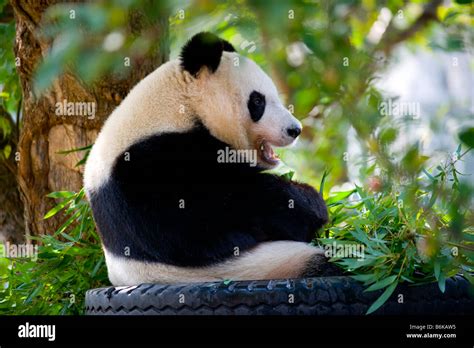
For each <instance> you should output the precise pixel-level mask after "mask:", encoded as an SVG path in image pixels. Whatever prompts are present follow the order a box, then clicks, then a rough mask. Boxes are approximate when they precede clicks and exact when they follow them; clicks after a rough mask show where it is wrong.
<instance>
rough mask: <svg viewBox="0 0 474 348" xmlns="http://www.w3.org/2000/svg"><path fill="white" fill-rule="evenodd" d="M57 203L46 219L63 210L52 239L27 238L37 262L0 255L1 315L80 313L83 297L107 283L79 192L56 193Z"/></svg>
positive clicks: (87, 210) (53, 195) (97, 242)
mask: <svg viewBox="0 0 474 348" xmlns="http://www.w3.org/2000/svg"><path fill="white" fill-rule="evenodd" d="M48 197H50V198H53V199H56V200H59V203H57V205H56V206H55V207H54V208H53V209H51V210H50V211H49V212H48V213H47V214H46V216H45V218H49V217H51V216H54V215H58V214H59V213H60V212H62V217H64V219H65V222H64V223H63V225H62V226H61V227H60V228H59V229H58V230H57V231H56V232H55V234H54V235H43V236H39V237H32V239H33V241H34V243H36V244H37V245H38V255H37V260H36V261H33V259H31V260H30V259H16V260H15V261H13V260H11V259H4V258H1V257H0V314H13V313H14V314H24V315H35V314H42V315H48V314H49V315H58V314H82V313H83V311H84V302H83V301H84V294H85V291H86V290H88V289H90V288H95V287H100V286H104V285H106V284H108V280H107V270H106V266H105V261H104V256H103V253H102V250H101V245H100V240H99V236H98V235H97V231H96V229H95V225H94V220H93V218H92V213H91V210H90V207H89V205H88V203H87V201H86V200H85V196H84V191H83V190H81V191H79V192H72V191H58V192H53V193H50V194H49V195H48Z"/></svg>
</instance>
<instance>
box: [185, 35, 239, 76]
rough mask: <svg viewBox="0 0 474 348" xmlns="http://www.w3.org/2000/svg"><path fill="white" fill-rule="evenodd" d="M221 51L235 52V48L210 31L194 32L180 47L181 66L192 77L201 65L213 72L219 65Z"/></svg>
mask: <svg viewBox="0 0 474 348" xmlns="http://www.w3.org/2000/svg"><path fill="white" fill-rule="evenodd" d="M223 51H227V52H235V49H234V47H233V46H232V45H231V44H230V43H229V42H227V41H225V40H222V39H220V38H219V37H218V36H216V35H214V34H212V33H208V32H202V33H199V34H196V35H194V36H193V37H192V38H191V39H190V40H189V41H188V42H187V43H186V44H185V45H184V46H183V48H182V49H181V54H180V58H181V67H182V68H183V69H184V70H186V71H188V72H189V73H190V74H191V75H193V76H194V77H196V76H197V73H198V72H199V70H201V68H202V67H203V66H206V67H208V68H209V70H210V71H211V72H214V71H216V70H217V67H218V66H219V63H220V61H221V57H222V52H223Z"/></svg>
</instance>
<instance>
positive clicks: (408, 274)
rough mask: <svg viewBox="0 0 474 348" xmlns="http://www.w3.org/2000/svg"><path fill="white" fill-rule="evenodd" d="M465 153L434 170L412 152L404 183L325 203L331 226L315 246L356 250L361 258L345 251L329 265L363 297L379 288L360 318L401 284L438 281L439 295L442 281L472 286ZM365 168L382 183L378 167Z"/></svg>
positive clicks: (473, 240)
mask: <svg viewBox="0 0 474 348" xmlns="http://www.w3.org/2000/svg"><path fill="white" fill-rule="evenodd" d="M468 151H469V150H467V151H464V152H462V148H461V146H458V147H457V149H456V151H455V155H454V156H451V157H449V158H447V159H446V161H444V162H441V163H440V164H437V163H431V162H430V161H429V160H428V159H427V158H425V157H424V156H423V155H422V154H421V153H420V152H419V150H418V148H416V147H414V148H412V149H411V150H410V153H409V154H408V155H407V156H406V157H405V161H415V162H416V161H418V164H415V165H413V166H412V168H411V169H410V173H411V175H412V180H411V182H408V183H406V182H405V183H400V184H395V183H392V184H391V185H390V186H388V188H387V187H385V188H383V189H382V190H378V191H377V192H373V191H372V190H370V185H368V184H367V183H365V184H364V185H361V186H356V188H355V189H354V190H350V191H341V192H332V193H331V194H330V195H329V197H328V198H327V200H326V203H327V205H328V208H329V213H330V224H329V225H328V226H327V227H326V231H325V233H324V236H325V238H319V239H318V241H319V243H320V244H323V245H325V246H331V245H334V243H336V244H341V245H343V246H347V245H351V244H352V245H357V246H361V245H362V246H363V253H362V255H354V254H353V253H350V252H346V253H345V255H343V256H342V257H340V256H339V255H338V257H333V258H331V261H332V262H335V263H336V264H337V265H339V266H340V267H342V268H343V269H344V270H345V271H346V272H349V273H351V274H352V276H353V278H354V279H356V280H358V281H360V282H362V283H363V284H364V285H365V286H366V290H365V291H367V292H373V291H381V290H384V291H383V293H381V295H380V296H379V297H378V298H377V300H376V301H375V302H374V303H373V304H372V305H371V307H370V308H369V310H368V311H367V314H370V313H373V312H375V311H376V310H377V309H379V308H380V307H381V306H383V304H384V303H385V302H386V301H387V300H388V298H389V297H390V296H391V294H392V293H393V291H394V290H395V288H396V287H397V285H398V284H400V283H404V282H408V283H410V284H420V283H427V282H437V283H438V287H439V289H440V291H442V292H444V291H445V289H446V280H447V279H448V278H450V277H452V276H454V275H456V274H463V275H464V276H465V277H466V278H467V279H470V281H474V277H472V276H471V273H470V272H472V271H473V269H474V261H473V259H474V252H473V250H474V230H473V229H472V227H470V226H469V225H468V224H466V222H465V221H472V220H469V219H472V210H471V209H470V208H469V207H470V204H471V203H470V202H471V201H470V199H469V198H467V197H472V196H471V193H470V192H471V191H472V188H471V187H470V186H469V185H467V184H466V183H464V182H460V181H459V178H458V176H459V175H461V174H460V173H459V172H458V171H457V169H456V163H457V162H458V161H460V160H462V159H463V156H465V155H466V153H468ZM419 159H421V161H420V160H419ZM430 165H431V166H432V167H430ZM368 170H370V171H371V175H373V174H372V173H373V172H378V173H380V174H378V175H379V176H380V178H381V179H384V180H385V181H388V179H386V177H387V175H386V173H385V172H384V171H383V169H382V168H380V165H379V164H377V168H376V169H374V168H373V167H370V168H368Z"/></svg>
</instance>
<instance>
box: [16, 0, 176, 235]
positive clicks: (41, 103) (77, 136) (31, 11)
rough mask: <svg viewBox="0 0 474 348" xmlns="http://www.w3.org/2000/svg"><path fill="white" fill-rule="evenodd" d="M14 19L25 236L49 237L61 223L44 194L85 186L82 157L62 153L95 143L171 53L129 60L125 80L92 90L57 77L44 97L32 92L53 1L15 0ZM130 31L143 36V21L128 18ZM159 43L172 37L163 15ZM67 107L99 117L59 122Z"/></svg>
mask: <svg viewBox="0 0 474 348" xmlns="http://www.w3.org/2000/svg"><path fill="white" fill-rule="evenodd" d="M11 4H12V7H13V9H14V15H15V20H16V39H15V55H16V57H17V58H19V59H20V60H19V61H20V64H19V66H18V67H17V70H18V74H19V77H20V83H21V88H22V92H23V123H22V128H21V132H20V141H19V146H18V149H19V156H20V160H19V162H18V183H19V186H20V193H21V198H22V201H23V202H24V206H25V228H26V234H27V235H38V234H51V233H53V232H54V231H55V230H56V229H57V228H58V226H59V224H60V223H61V220H62V219H61V218H59V217H58V218H52V219H48V220H44V219H43V216H44V215H45V213H46V212H47V211H48V210H49V209H51V208H52V207H53V206H54V201H52V200H51V199H49V198H47V197H46V195H47V194H48V193H50V192H52V191H59V190H74V191H77V190H79V189H80V188H81V187H82V168H81V167H75V164H76V163H77V162H78V161H79V160H80V159H81V157H82V154H81V153H71V154H69V155H63V154H58V152H59V151H63V150H70V149H74V148H78V147H83V146H87V145H90V144H93V142H94V140H95V138H96V136H97V134H98V132H99V130H100V128H101V126H102V124H103V122H104V121H105V119H106V118H107V117H108V115H109V114H110V113H111V112H112V111H113V109H114V108H115V107H116V106H117V105H118V104H119V103H120V102H121V101H122V99H123V98H124V97H125V96H126V95H127V93H128V91H129V90H130V89H131V88H132V87H133V86H134V85H135V84H136V83H137V82H138V81H140V80H141V79H142V78H144V77H145V76H146V75H147V74H149V73H150V72H151V71H153V70H154V69H156V68H157V67H158V66H159V65H160V64H162V63H163V62H165V61H166V60H167V59H168V49H167V48H166V47H160V51H159V52H158V51H157V52H155V53H154V54H153V55H151V56H147V57H146V58H143V59H141V60H140V62H137V61H135V62H134V61H133V59H132V58H131V59H132V60H131V71H132V72H131V74H130V75H128V76H127V77H126V78H118V77H114V76H106V77H103V78H101V79H100V80H99V81H97V82H96V83H95V84H93V85H92V87H87V86H85V85H84V84H83V83H81V81H80V79H79V78H78V77H77V76H75V75H74V74H73V73H72V72H71V71H69V72H66V73H65V74H63V75H62V76H61V77H60V78H58V79H57V80H56V81H55V82H54V84H53V86H52V87H51V88H50V89H49V90H48V91H47V92H46V93H44V94H42V95H41V96H40V97H37V96H35V95H34V93H33V77H34V72H35V68H36V67H37V66H38V64H39V63H40V62H41V60H42V59H43V58H44V57H45V56H46V54H47V52H48V50H49V49H50V44H51V43H50V42H47V41H45V40H44V39H43V38H41V37H39V35H37V33H38V29H39V28H40V23H41V19H42V15H43V14H44V12H45V10H46V9H47V7H48V6H50V5H51V4H53V1H26V0H25V1H23V0H22V1H12V2H11ZM129 18H130V22H129V26H130V28H131V29H130V30H131V31H132V32H134V33H135V34H137V35H139V34H140V30H142V29H144V27H143V25H144V23H142V21H140V16H135V15H134V16H132V15H131V16H129ZM153 29H154V30H153V32H154V33H156V36H157V40H160V41H161V42H164V40H166V37H167V35H168V18H167V16H163V18H160V19H158V20H156V21H155V22H154V24H153ZM64 99H66V100H67V101H68V102H94V103H95V105H96V113H95V118H93V119H88V118H87V117H61V116H57V115H56V114H55V109H56V107H55V105H56V103H57V102H62V101H63V100H64Z"/></svg>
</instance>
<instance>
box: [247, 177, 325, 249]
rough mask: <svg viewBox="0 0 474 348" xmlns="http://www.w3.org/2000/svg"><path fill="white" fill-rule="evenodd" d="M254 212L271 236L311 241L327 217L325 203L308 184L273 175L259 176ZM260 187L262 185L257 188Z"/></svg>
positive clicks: (272, 237) (273, 238) (276, 238)
mask: <svg viewBox="0 0 474 348" xmlns="http://www.w3.org/2000/svg"><path fill="white" fill-rule="evenodd" d="M260 180H261V183H260V185H258V190H259V191H258V195H256V196H257V197H259V199H258V201H257V202H258V203H256V204H255V206H256V207H255V214H257V215H259V217H260V220H262V221H264V223H263V226H262V229H263V230H264V231H265V232H266V233H267V234H268V235H269V236H270V238H271V239H272V240H282V239H286V240H294V241H300V242H310V241H312V240H313V239H314V237H315V235H316V232H317V231H318V230H319V229H320V228H321V227H322V226H323V225H324V224H325V223H326V222H327V221H328V213H327V208H326V204H325V203H324V200H323V199H322V197H321V196H320V194H319V193H318V192H317V191H316V190H315V189H314V188H312V187H311V186H309V185H305V184H301V183H297V182H294V181H288V180H284V179H281V178H279V177H276V176H274V175H264V174H262V175H261V177H260ZM260 188H261V189H260Z"/></svg>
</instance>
